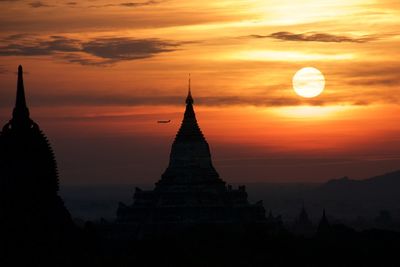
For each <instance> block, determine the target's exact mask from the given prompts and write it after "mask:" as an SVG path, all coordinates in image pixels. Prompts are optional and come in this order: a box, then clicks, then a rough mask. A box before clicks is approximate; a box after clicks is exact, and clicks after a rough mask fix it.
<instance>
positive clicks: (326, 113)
mask: <svg viewBox="0 0 400 267" xmlns="http://www.w3.org/2000/svg"><path fill="white" fill-rule="evenodd" d="M350 108H351V107H349V106H297V107H282V108H277V109H275V112H274V113H276V114H277V115H279V116H283V117H289V118H295V119H307V120H309V119H325V118H326V117H333V116H335V115H337V114H338V113H340V112H343V111H347V110H349V109H350Z"/></svg>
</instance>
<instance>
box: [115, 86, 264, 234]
mask: <svg viewBox="0 0 400 267" xmlns="http://www.w3.org/2000/svg"><path fill="white" fill-rule="evenodd" d="M193 103H194V101H193V97H192V94H191V88H190V79H189V89H188V95H187V98H186V110H185V113H184V116H183V121H182V124H181V126H180V129H179V131H178V133H177V134H176V137H175V140H174V142H173V144H172V148H171V153H170V160H169V165H168V167H167V169H166V170H165V172H164V173H163V174H162V176H161V179H160V180H159V181H158V182H157V183H156V184H155V188H154V190H149V191H145V190H141V189H140V188H136V190H135V193H134V197H133V198H134V202H133V204H132V205H130V206H127V205H125V204H123V203H120V204H119V208H118V211H117V223H118V224H120V225H131V226H138V227H139V228H141V229H142V227H143V226H154V227H155V228H157V229H159V228H163V226H165V225H173V226H177V225H191V224H192V225H193V224H225V225H226V224H245V223H262V222H265V219H266V218H265V209H264V207H263V205H262V202H261V201H260V202H258V203H256V204H250V203H249V202H248V200H247V192H246V188H245V186H239V188H238V189H233V188H232V186H231V185H227V184H226V183H225V182H224V181H223V180H222V179H221V178H220V177H219V174H218V172H217V171H216V170H215V168H214V166H213V164H212V160H211V153H210V148H209V145H208V143H207V140H206V139H205V137H204V135H203V133H202V132H201V130H200V127H199V125H198V123H197V120H196V114H195V111H194V108H193Z"/></svg>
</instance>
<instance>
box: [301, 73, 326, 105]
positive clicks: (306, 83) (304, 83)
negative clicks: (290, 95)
mask: <svg viewBox="0 0 400 267" xmlns="http://www.w3.org/2000/svg"><path fill="white" fill-rule="evenodd" d="M324 88H325V77H324V75H323V74H322V72H320V71H319V70H318V69H316V68H313V67H306V68H302V69H300V70H299V71H297V72H296V74H295V75H294V76H293V89H294V91H295V92H296V94H297V95H299V96H302V97H305V98H313V97H316V96H319V95H320V94H321V93H322V92H323V91H324Z"/></svg>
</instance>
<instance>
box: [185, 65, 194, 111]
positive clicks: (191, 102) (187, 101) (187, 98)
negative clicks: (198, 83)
mask: <svg viewBox="0 0 400 267" xmlns="http://www.w3.org/2000/svg"><path fill="white" fill-rule="evenodd" d="M186 104H193V97H192V88H191V80H190V73H189V84H188V96H187V97H186Z"/></svg>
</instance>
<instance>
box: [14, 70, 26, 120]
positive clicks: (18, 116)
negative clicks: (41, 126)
mask: <svg viewBox="0 0 400 267" xmlns="http://www.w3.org/2000/svg"><path fill="white" fill-rule="evenodd" d="M13 121H14V122H17V123H19V122H22V121H25V122H26V121H30V119H29V109H28V107H27V106H26V100H25V88H24V78H23V70H22V66H21V65H19V66H18V82H17V95H16V99H15V107H14V110H13Z"/></svg>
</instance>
